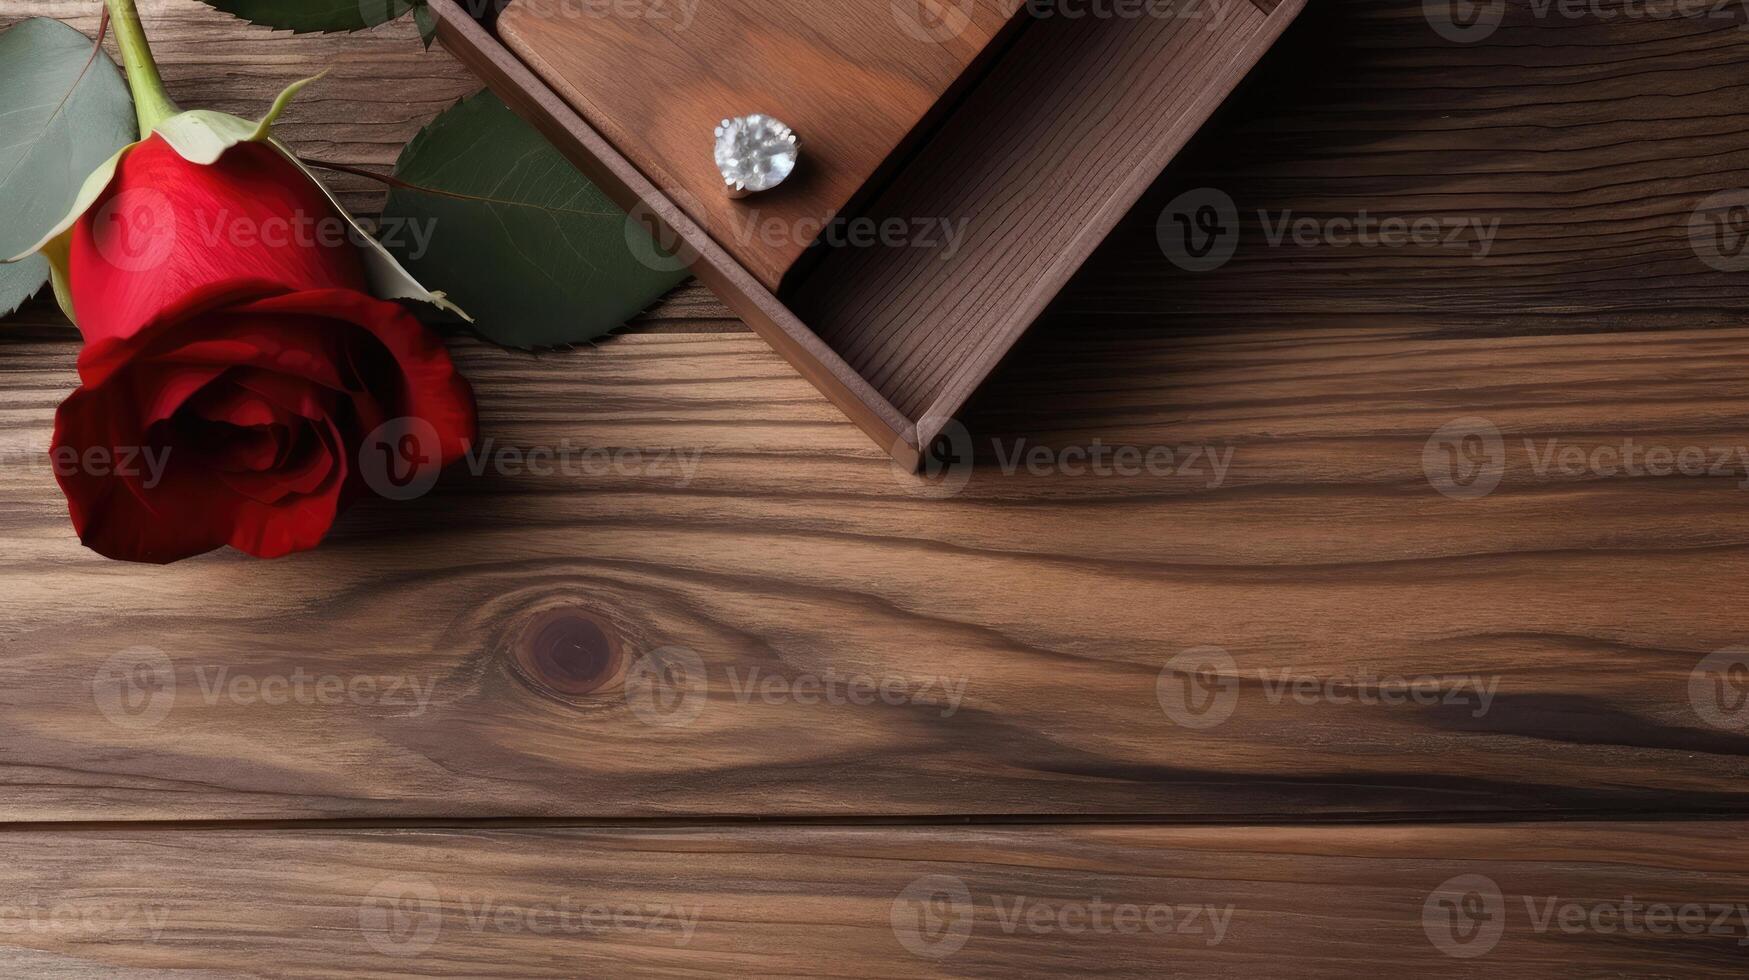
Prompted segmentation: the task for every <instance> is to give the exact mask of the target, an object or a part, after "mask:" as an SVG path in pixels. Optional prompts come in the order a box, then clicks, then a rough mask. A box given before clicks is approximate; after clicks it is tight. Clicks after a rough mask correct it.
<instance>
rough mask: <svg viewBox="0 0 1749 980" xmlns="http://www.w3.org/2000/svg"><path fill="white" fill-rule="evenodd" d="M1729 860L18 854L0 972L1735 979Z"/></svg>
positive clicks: (96, 836)
mask: <svg viewBox="0 0 1749 980" xmlns="http://www.w3.org/2000/svg"><path fill="white" fill-rule="evenodd" d="M1745 832H1749V824H1744V823H1742V822H1726V823H1619V824H1608V823H1600V824H1558V825H1552V826H1551V825H1531V824H1516V825H1513V824H1509V825H1502V826H1481V827H1477V826H1456V827H1445V826H1427V825H1409V826H1387V827H1333V828H1312V829H1308V828H1286V827H1244V828H1239V827H1234V828H1227V827H1203V828H1179V829H1167V828H1144V827H1086V826H1080V827H1077V826H1050V827H1016V828H959V829H932V828H893V827H860V828H833V827H807V828H783V827H769V828H761V827H736V828H695V827H677V828H662V829H620V828H595V829H588V828H583V829H552V830H545V829H529V830H504V829H489V828H480V829H457V830H442V829H405V830H399V829H385V830H324V829H283V830H260V831H255V830H194V831H183V832H175V831H164V830H119V829H104V830H90V831H81V832H73V833H67V832H35V833H16V832H15V833H7V834H0V856H3V857H4V860H0V895H3V896H4V897H3V898H0V929H4V930H5V931H4V932H3V933H0V944H4V946H5V947H6V949H5V960H6V962H7V963H8V964H9V966H10V968H11V969H12V970H13V971H15V972H17V973H20V974H23V973H28V974H29V975H31V976H43V977H61V976H68V977H85V976H110V975H114V972H113V971H118V970H119V971H122V974H123V975H126V976H136V975H137V976H160V975H169V973H170V972H171V971H174V973H175V975H177V976H208V975H211V976H239V975H249V976H268V975H271V976H293V977H315V976H336V975H344V976H464V977H576V976H616V977H621V976H624V977H692V976H698V977H715V976H722V975H724V974H725V973H730V972H732V973H734V974H736V975H748V976H808V977H915V976H940V977H1046V976H1063V975H1098V976H1113V977H1156V976H1162V975H1168V974H1170V975H1173V976H1193V977H1296V978H1298V977H1320V978H1323V977H1329V978H1341V977H1353V976H1356V975H1361V974H1378V975H1387V976H1440V977H1444V976H1453V977H1460V976H1490V977H1505V978H1523V977H1547V976H1572V975H1586V976H1685V977H1735V976H1741V975H1742V962H1743V959H1742V958H1743V956H1744V946H1743V945H1742V944H1743V942H1744V941H1745V939H1749V931H1746V929H1749V868H1746V866H1745V861H1744V858H1743V855H1742V848H1741V846H1740V842H1741V840H1742V839H1743V834H1744V833H1745ZM146 882H150V883H151V884H150V885H146V884H145V883H146ZM1471 889H1475V890H1474V891H1471ZM1466 896H1468V897H1469V898H1470V899H1471V901H1473V902H1475V903H1477V904H1476V907H1475V909H1474V910H1473V911H1475V912H1476V913H1479V914H1477V916H1476V917H1475V919H1473V920H1471V919H1470V918H1469V917H1468V916H1467V915H1466V914H1465V911H1466V910H1465V909H1464V907H1463V906H1462V905H1459V906H1458V915H1456V916H1452V917H1450V918H1448V917H1447V916H1448V915H1449V912H1448V909H1449V907H1450V906H1449V905H1445V904H1440V903H1442V902H1445V903H1453V902H1462V901H1463V899H1464V898H1465V897H1466ZM1430 906H1431V908H1430ZM1630 907H1631V908H1632V911H1626V912H1625V913H1624V911H1623V910H1626V909H1628V908H1630ZM1593 922H1595V923H1596V925H1595V926H1594V925H1592V923H1593ZM1495 924H1498V927H1499V928H1498V932H1489V931H1487V930H1489V929H1490V927H1491V926H1493V925H1495ZM1454 926H1455V927H1456V928H1455V929H1454ZM1471 927H1473V930H1474V931H1466V930H1468V929H1469V928H1471ZM1460 935H1461V936H1462V937H1463V938H1464V939H1467V940H1468V943H1466V944H1456V943H1453V944H1452V945H1451V948H1453V949H1457V950H1459V951H1462V952H1465V953H1469V954H1477V953H1479V954H1480V955H1470V956H1468V957H1467V958H1458V957H1453V956H1448V955H1446V954H1445V953H1443V952H1441V948H1440V947H1438V946H1436V945H1435V944H1434V938H1435V937H1437V938H1439V939H1441V940H1447V937H1454V936H1460ZM1447 941H1449V940H1447ZM159 971H163V972H159Z"/></svg>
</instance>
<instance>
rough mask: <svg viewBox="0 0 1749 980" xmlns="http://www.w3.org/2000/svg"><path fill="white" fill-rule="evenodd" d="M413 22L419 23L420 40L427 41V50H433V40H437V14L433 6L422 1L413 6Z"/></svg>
mask: <svg viewBox="0 0 1749 980" xmlns="http://www.w3.org/2000/svg"><path fill="white" fill-rule="evenodd" d="M413 23H415V24H418V25H419V40H421V41H424V42H425V50H427V51H430V50H431V42H433V41H435V40H437V15H436V14H434V13H432V12H431V8H430V7H428V6H426V5H425V4H424V3H423V2H421V3H420V4H419V5H418V6H416V7H414V8H413Z"/></svg>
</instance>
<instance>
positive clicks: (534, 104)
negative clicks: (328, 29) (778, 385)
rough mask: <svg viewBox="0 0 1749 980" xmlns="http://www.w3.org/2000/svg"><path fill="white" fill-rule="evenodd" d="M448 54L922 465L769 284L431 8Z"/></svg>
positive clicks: (433, 4)
mask: <svg viewBox="0 0 1749 980" xmlns="http://www.w3.org/2000/svg"><path fill="white" fill-rule="evenodd" d="M430 8H431V12H432V14H433V15H434V16H436V18H437V22H438V36H439V37H440V38H442V39H443V43H444V45H445V47H447V48H448V49H449V50H451V51H453V52H455V54H456V56H457V57H458V58H459V59H460V60H461V61H462V62H463V63H464V64H466V65H467V66H468V67H469V68H471V69H473V71H474V72H475V73H477V74H478V75H479V76H480V77H481V78H482V79H484V80H485V81H486V82H487V83H488V84H489V85H491V86H492V88H493V90H494V91H495V92H497V93H499V95H501V96H502V97H503V99H504V101H505V102H506V104H508V105H509V106H510V107H511V108H512V109H514V110H516V111H517V112H518V113H520V114H521V115H522V116H523V117H524V118H526V119H528V120H529V121H530V122H531V123H532V124H533V125H534V126H535V127H536V128H537V129H539V130H540V131H541V133H542V134H544V135H545V136H546V137H547V139H549V140H551V141H552V143H553V146H555V147H556V148H557V149H558V150H559V151H560V152H561V153H563V154H564V155H565V157H566V159H568V160H570V161H571V162H572V163H574V164H575V165H576V166H577V167H578V169H580V170H581V171H582V172H583V173H584V175H585V176H587V177H588V178H589V179H590V180H592V181H594V183H595V184H596V186H598V187H600V188H601V189H602V190H603V191H604V192H605V193H607V195H608V196H609V197H611V198H612V199H613V200H614V201H615V202H616V203H617V204H619V205H620V206H621V207H623V208H626V209H627V210H628V211H629V212H631V217H632V220H636V221H639V222H640V223H642V224H644V225H645V226H646V227H648V228H649V230H650V231H651V232H652V233H654V234H655V235H656V237H657V239H658V240H659V241H660V242H661V243H662V244H663V246H664V247H665V248H667V249H668V250H669V251H671V252H673V253H674V254H675V255H676V256H677V257H678V258H679V259H680V260H681V261H684V262H686V263H687V264H688V266H689V267H690V268H691V269H692V271H693V272H694V273H695V274H696V275H697V276H698V277H699V279H700V280H702V281H703V282H704V283H705V284H706V285H707V286H709V287H710V288H711V289H713V290H714V291H715V292H716V293H717V295H718V296H720V297H722V298H723V300H724V302H725V303H727V304H728V306H729V308H730V309H731V310H732V311H734V313H735V315H736V316H738V317H740V318H741V319H742V320H743V321H745V322H746V323H747V325H748V326H750V327H752V328H753V330H754V331H755V332H756V333H758V334H759V336H760V337H762V338H763V339H764V340H765V341H766V342H767V343H769V344H770V345H771V346H772V347H773V348H774V349H776V350H777V351H778V353H780V354H782V355H783V356H784V358H785V359H786V360H788V361H789V362H790V363H791V364H792V365H794V366H795V368H796V370H798V371H799V372H801V374H802V376H803V377H805V378H807V379H808V381H810V382H812V383H813V385H814V386H815V387H816V388H818V389H819V390H820V391H821V392H822V393H823V394H825V395H826V397H827V398H828V399H830V400H831V402H832V404H834V405H836V406H838V408H839V409H840V410H842V411H843V412H844V413H845V414H846V415H847V416H849V417H850V420H851V421H852V422H855V423H856V425H857V426H858V427H859V428H861V429H862V431H863V432H865V433H866V434H867V435H868V436H869V437H870V438H872V439H873V440H874V441H875V443H876V444H877V445H879V446H881V447H882V448H883V449H885V450H886V451H887V452H889V453H891V454H892V456H893V458H894V459H895V460H898V461H899V462H900V463H901V464H902V465H905V466H915V465H916V464H917V462H918V461H919V457H918V452H917V448H916V447H917V444H918V443H917V427H916V425H915V423H913V422H912V421H911V420H909V419H907V418H905V417H904V416H902V415H900V414H899V412H898V411H897V410H896V409H894V408H893V407H892V405H891V404H889V403H888V402H887V400H886V399H885V398H884V397H882V396H881V394H880V393H879V392H877V391H875V390H874V389H873V388H872V387H870V386H869V384H868V382H867V381H865V380H863V378H862V376H861V375H859V374H857V373H856V372H855V371H854V370H852V369H851V368H850V366H849V365H847V364H845V363H844V360H843V358H841V357H839V356H838V355H837V354H836V353H835V352H833V350H832V349H831V348H830V347H827V346H826V344H825V342H823V341H822V340H820V338H819V337H818V336H816V335H815V334H814V332H813V331H811V330H809V329H808V328H807V327H806V326H805V325H803V324H802V323H801V321H799V320H797V319H796V317H795V315H794V314H793V313H791V312H790V311H789V308H788V307H786V306H784V305H783V304H782V303H780V302H778V300H777V298H776V297H775V296H774V295H772V293H771V291H770V290H769V289H767V288H766V287H765V285H764V283H762V282H760V281H759V280H758V279H757V278H755V277H754V276H753V274H752V273H750V272H748V271H747V269H746V268H745V267H744V266H742V265H741V264H740V263H739V262H737V261H735V259H734V258H733V257H732V256H730V255H729V254H728V253H727V252H726V251H724V250H723V248H722V246H720V245H718V244H717V243H716V241H715V240H714V239H712V238H711V236H710V235H709V234H708V233H707V232H706V231H705V230H704V229H703V228H702V227H700V226H699V224H698V223H697V222H696V221H694V220H693V219H692V217H691V216H689V215H688V214H687V213H686V212H685V211H684V210H682V209H681V208H680V207H678V206H677V205H676V204H675V203H674V202H673V201H671V200H669V199H668V198H667V197H666V196H665V195H663V194H662V193H661V192H659V191H658V190H657V189H656V187H655V185H653V184H651V183H650V181H649V180H648V179H647V178H646V177H645V176H644V175H643V174H642V173H640V172H639V171H638V169H637V167H635V166H633V165H632V164H631V162H630V161H628V160H626V158H625V157H624V156H622V155H621V154H620V152H619V151H618V150H617V149H616V148H615V147H614V146H613V145H612V144H611V143H609V142H608V141H607V140H606V139H604V138H603V137H602V136H601V134H600V133H598V132H596V131H595V130H594V129H593V128H591V127H590V125H589V123H588V122H587V121H586V120H584V119H583V118H582V117H581V116H579V115H577V113H576V111H575V110H573V109H572V108H571V107H570V106H569V105H567V104H566V103H565V101H564V100H563V99H560V98H559V97H558V96H557V95H555V94H553V92H552V91H551V90H550V89H548V88H547V87H546V85H545V84H544V83H542V82H541V80H540V79H539V78H537V77H536V76H535V75H534V74H533V73H532V72H531V71H530V70H529V69H528V66H526V65H524V64H523V63H522V62H521V61H520V60H518V59H517V58H516V57H515V56H514V55H512V54H511V53H510V52H509V51H508V50H506V49H505V48H504V46H503V45H502V44H501V43H499V41H498V39H497V38H495V37H493V36H492V35H491V34H489V33H488V32H487V31H486V29H485V28H484V27H483V26H481V24H480V23H479V22H477V21H476V20H475V19H474V18H473V17H472V16H471V15H470V14H469V13H468V11H467V10H465V9H464V8H462V7H461V6H459V5H458V4H456V2H455V0H430Z"/></svg>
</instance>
